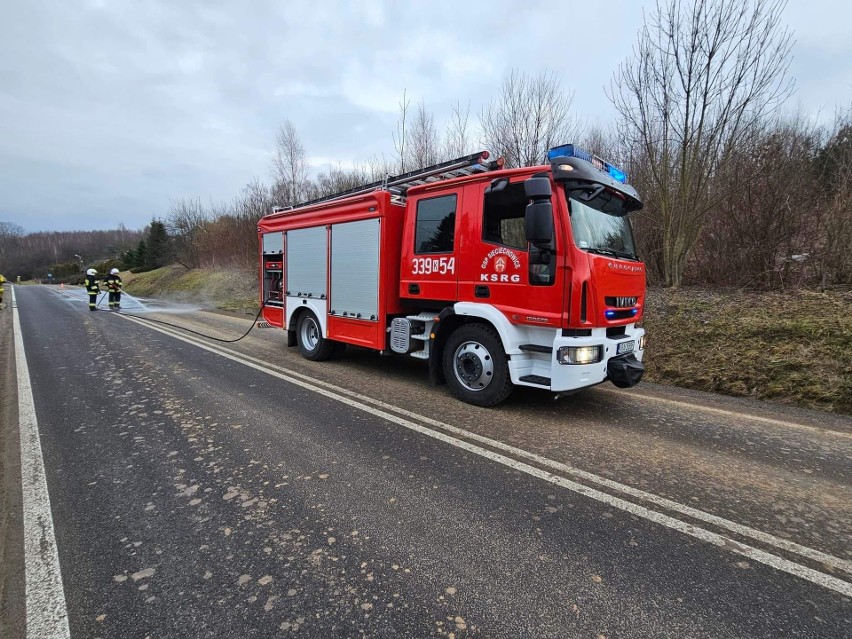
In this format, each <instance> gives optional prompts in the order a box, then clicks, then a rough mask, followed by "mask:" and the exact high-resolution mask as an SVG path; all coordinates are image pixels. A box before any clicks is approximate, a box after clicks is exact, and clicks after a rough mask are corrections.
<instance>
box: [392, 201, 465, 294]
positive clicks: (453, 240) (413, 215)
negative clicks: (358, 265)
mask: <svg viewBox="0 0 852 639" xmlns="http://www.w3.org/2000/svg"><path fill="white" fill-rule="evenodd" d="M462 206H463V199H462V191H461V189H456V190H452V191H447V190H442V191H440V192H438V193H436V192H431V193H430V192H428V191H427V192H425V193H419V194H417V195H416V196H414V197H412V198H411V199H409V201H408V203H407V205H406V215H407V216H408V223H407V224H406V228H405V233H404V234H403V250H402V267H401V273H400V291H399V295H400V297H402V298H407V299H417V300H423V301H424V302H425V301H440V302H455V301H456V300H458V263H459V255H458V254H459V241H458V238H459V233H458V232H457V225H458V221H459V219H460V218H461V215H460V211H461V210H462V208H461V207H462Z"/></svg>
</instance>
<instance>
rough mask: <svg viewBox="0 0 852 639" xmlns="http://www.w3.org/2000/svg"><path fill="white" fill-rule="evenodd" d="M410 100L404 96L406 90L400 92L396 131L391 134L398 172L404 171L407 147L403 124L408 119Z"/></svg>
mask: <svg viewBox="0 0 852 639" xmlns="http://www.w3.org/2000/svg"><path fill="white" fill-rule="evenodd" d="M410 104H411V100H409V99H408V98H407V97H406V92H405V91H403V92H402V101H401V102H400V103H399V120H397V123H396V133H394V134H393V149H394V151H395V152H396V157H397V162H398V165H397V166H398V170H399V172H400V173H405V167H406V160H407V159H408V156H407V149H406V146H405V145H406V139H405V135H406V131H405V125H406V121H407V119H408V106H409V105H410Z"/></svg>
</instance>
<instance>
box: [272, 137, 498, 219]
mask: <svg viewBox="0 0 852 639" xmlns="http://www.w3.org/2000/svg"><path fill="white" fill-rule="evenodd" d="M488 157H489V153H488V151H480V152H479V153H474V154H472V155H465V156H463V157H460V158H456V159H455V160H447V161H446V162H439V163H438V164H433V165H432V166H427V167H424V168H422V169H416V170H414V171H409V172H408V173H403V174H401V175H395V176H391V175H387V176H385V177H384V179H381V180H376V181H375V182H370V183H369V184H364V185H361V186H356V187H354V188H351V189H347V190H346V191H341V192H340V193H334V194H333V195H326V196H323V197H319V198H316V199H313V200H308V201H307V202H302V203H301V204H297V205H296V206H287V207H280V208H279V207H276V208H274V209H273V212H275V213H277V212H279V211H292V210H293V209H297V208H302V207H305V206H311V205H313V204H320V203H321V202H331V201H332V200H338V199H341V198H344V197H351V196H353V195H360V194H362V193H371V192H373V191H389V192H390V194H391V201H392V202H394V203H395V204H404V203H405V194H406V192H407V191H408V189H410V188H411V187H413V186H419V185H421V184H431V183H432V182H439V181H440V180H449V179H452V178H457V177H462V176H465V175H473V174H474V173H485V172H487V171H494V170H496V169H500V168H502V167H503V158H497V159H496V160H491V161H489V160H488Z"/></svg>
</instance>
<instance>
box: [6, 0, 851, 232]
mask: <svg viewBox="0 0 852 639" xmlns="http://www.w3.org/2000/svg"><path fill="white" fill-rule="evenodd" d="M652 4H653V3H652V2H647V1H645V2H640V1H639V0H622V1H619V0H609V1H608V2H588V1H580V0H562V1H561V2H536V1H531V0H524V1H519V0H515V1H502V0H490V1H489V2H459V1H454V2H403V1H397V2H392V1H388V2H382V1H379V0H357V1H352V0H349V1H347V2H339V3H338V2H325V1H324V0H312V1H311V2H294V1H292V0H280V1H279V2H273V1H271V0H269V1H267V0H258V1H253V2H245V1H234V2H228V1H223V0H171V1H166V0H147V1H139V0H136V1H133V0H115V1H113V0H6V1H4V2H3V3H2V9H0V222H11V223H14V224H18V225H20V226H22V227H23V228H24V230H25V231H26V232H33V231H44V230H60V231H64V230H95V229H109V228H116V227H117V226H118V225H119V224H124V225H125V226H126V227H127V228H131V229H141V228H142V227H144V226H145V225H146V224H147V223H148V222H149V221H150V220H151V218H152V217H158V218H160V217H164V216H165V215H166V213H167V211H168V207H169V202H170V201H172V200H175V199H179V198H185V197H200V198H201V199H202V200H203V201H210V200H214V201H221V200H227V199H230V198H231V197H233V196H235V195H236V194H238V193H239V191H240V189H241V188H242V186H243V185H244V184H246V183H247V182H249V181H251V180H253V179H260V180H261V181H265V182H269V167H270V158H271V154H272V150H273V147H274V141H275V133H276V130H277V128H278V126H279V125H280V124H281V123H282V122H283V121H284V120H286V119H289V120H290V121H291V122H292V123H293V124H294V125H295V127H296V129H297V131H298V132H299V135H300V136H301V139H302V141H303V143H304V146H305V148H306V150H307V153H308V155H309V157H310V161H311V164H312V167H313V168H314V171H318V170H323V169H327V168H328V166H329V163H332V164H334V163H338V162H339V163H341V164H342V165H344V166H345V165H347V164H351V163H352V162H357V161H363V160H367V159H368V158H370V157H372V156H381V155H382V154H384V155H385V156H387V157H391V156H392V155H393V140H392V137H391V136H392V133H393V131H394V130H395V126H396V121H397V117H398V109H399V103H400V100H401V99H402V95H403V91H407V94H408V97H409V98H410V99H411V101H412V105H415V104H418V103H419V102H420V101H423V103H424V105H425V107H426V109H427V111H429V112H431V113H432V114H433V115H434V116H435V119H436V124H438V126H439V129H441V130H442V129H443V126H444V123H445V121H446V119H447V118H448V117H449V115H450V113H451V108H452V105H453V104H455V103H456V102H461V103H462V104H466V103H467V102H468V101H469V102H470V109H471V114H472V116H473V117H472V119H475V116H476V114H477V113H478V112H479V110H480V108H481V107H482V105H483V104H485V103H487V102H488V101H489V100H490V99H492V98H493V97H494V96H495V95H496V93H497V90H498V88H499V86H500V83H501V82H502V80H503V79H504V77H505V76H506V75H507V74H508V73H509V72H510V71H511V70H512V69H518V70H520V71H522V72H524V73H526V74H528V75H538V74H540V73H541V72H543V71H548V70H549V71H552V72H553V73H554V74H555V75H556V77H557V78H558V79H559V80H560V82H561V83H562V86H563V88H564V89H565V90H566V91H573V92H574V94H575V99H574V108H575V111H576V116H577V117H579V118H581V119H582V121H584V122H586V123H588V124H595V123H598V124H606V123H608V122H609V121H611V120H612V119H614V117H615V113H614V111H613V108H612V106H611V105H610V103H609V101H608V100H607V98H606V95H605V93H604V87H605V86H606V85H608V84H609V81H610V79H611V78H612V75H613V71H614V70H615V69H616V68H617V66H618V64H619V63H620V62H621V61H622V60H623V59H624V58H625V57H626V56H628V55H629V54H630V51H631V47H632V46H633V44H634V42H635V40H636V33H637V29H638V28H639V26H640V25H641V22H642V10H643V7H646V8H649V7H651V6H652ZM400 7H402V8H400ZM784 18H785V20H786V22H787V23H788V24H789V25H790V26H791V28H792V29H793V31H794V37H795V39H796V44H795V47H794V49H793V54H794V60H793V62H792V66H791V75H792V77H793V78H794V80H795V82H796V87H797V90H796V93H795V94H794V96H793V98H792V100H791V102H790V104H789V107H788V108H790V109H793V108H797V107H798V108H800V109H801V110H802V111H804V112H805V113H807V114H811V115H813V117H818V118H821V119H822V120H827V119H830V118H831V117H832V116H833V114H834V113H835V111H836V110H837V109H838V108H848V107H849V106H850V105H852V37H850V35H849V34H850V26H849V25H850V24H852V5H849V4H848V3H847V2H844V1H841V0H790V2H789V4H788V6H787V9H786V11H785V14H784ZM566 142H568V140H566Z"/></svg>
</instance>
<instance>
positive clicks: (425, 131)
mask: <svg viewBox="0 0 852 639" xmlns="http://www.w3.org/2000/svg"><path fill="white" fill-rule="evenodd" d="M407 137H408V140H407V150H406V155H407V157H408V159H407V160H406V163H405V164H406V166H407V167H408V170H409V171H413V170H414V169H419V168H421V167H424V166H431V165H432V164H435V163H437V162H438V148H439V145H440V142H439V140H438V132H437V130H436V129H435V118H434V117H432V114H431V113H429V112H428V111H426V106H425V105H424V104H423V102H421V103H420V105H419V106H418V107H417V113H415V115H414V121H413V122H412V123H411V128H410V130H409V132H408V136H407Z"/></svg>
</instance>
